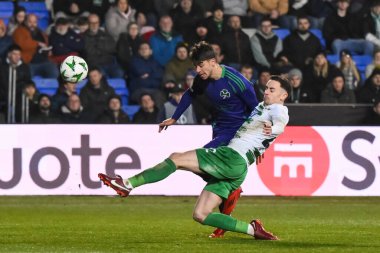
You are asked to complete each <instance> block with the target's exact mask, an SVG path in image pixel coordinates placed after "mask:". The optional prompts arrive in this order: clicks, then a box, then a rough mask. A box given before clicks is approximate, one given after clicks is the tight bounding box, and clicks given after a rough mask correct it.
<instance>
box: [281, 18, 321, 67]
mask: <svg viewBox="0 0 380 253" xmlns="http://www.w3.org/2000/svg"><path fill="white" fill-rule="evenodd" d="M309 28H310V22H309V19H308V18H307V17H305V16H300V17H298V18H297V29H296V30H295V31H293V32H292V33H291V34H289V35H288V36H286V37H285V39H284V41H283V44H282V45H283V51H282V52H281V53H280V55H279V57H280V64H279V66H278V67H284V66H293V67H296V68H299V69H301V70H303V69H304V68H305V67H306V66H308V65H310V64H311V63H312V62H313V57H314V56H315V55H316V54H317V53H318V52H320V51H321V50H322V45H321V42H320V41H319V39H318V38H317V37H316V36H315V35H314V34H313V33H311V32H310V30H309Z"/></svg>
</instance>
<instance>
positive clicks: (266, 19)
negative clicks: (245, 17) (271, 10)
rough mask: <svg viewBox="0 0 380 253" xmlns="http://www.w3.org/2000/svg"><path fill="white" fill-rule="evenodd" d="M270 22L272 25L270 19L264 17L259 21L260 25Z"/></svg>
mask: <svg viewBox="0 0 380 253" xmlns="http://www.w3.org/2000/svg"><path fill="white" fill-rule="evenodd" d="M267 21H268V22H270V23H271V24H272V19H270V18H269V17H267V16H264V17H263V18H262V19H261V20H260V25H261V24H262V23H264V22H267Z"/></svg>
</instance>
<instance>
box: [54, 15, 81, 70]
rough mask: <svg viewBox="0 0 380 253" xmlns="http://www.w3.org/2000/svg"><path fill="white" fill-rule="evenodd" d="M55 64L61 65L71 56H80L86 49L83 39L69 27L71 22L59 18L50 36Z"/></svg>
mask: <svg viewBox="0 0 380 253" xmlns="http://www.w3.org/2000/svg"><path fill="white" fill-rule="evenodd" d="M49 42H50V45H51V46H52V47H53V51H52V52H53V59H54V62H55V63H57V64H60V63H61V62H63V60H64V59H65V58H66V57H67V56H69V55H79V53H80V52H81V51H82V50H83V48H84V41H83V38H82V37H81V36H80V35H79V34H77V33H76V32H74V31H73V30H72V29H71V28H70V27H69V21H68V20H67V19H65V18H58V19H57V20H56V21H55V26H54V28H53V29H52V31H51V33H50V36H49Z"/></svg>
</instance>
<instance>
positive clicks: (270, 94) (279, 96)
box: [264, 80, 288, 105]
mask: <svg viewBox="0 0 380 253" xmlns="http://www.w3.org/2000/svg"><path fill="white" fill-rule="evenodd" d="M287 97H288V94H287V93H286V91H285V90H284V89H283V88H281V85H280V83H279V82H278V81H274V80H269V81H268V83H267V84H266V88H265V91H264V103H265V104H266V105H272V104H283V103H284V101H285V99H286V98H287Z"/></svg>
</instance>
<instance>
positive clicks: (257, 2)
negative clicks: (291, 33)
mask: <svg viewBox="0 0 380 253" xmlns="http://www.w3.org/2000/svg"><path fill="white" fill-rule="evenodd" d="M248 3H249V10H250V12H252V13H253V17H252V18H253V26H254V27H255V28H257V27H259V26H260V21H261V20H262V19H263V18H264V17H269V18H270V19H271V20H272V22H273V24H274V25H276V26H279V27H284V28H288V27H290V24H289V23H287V22H288V21H289V20H288V19H286V18H284V16H285V15H286V14H287V13H288V9H289V6H288V4H289V3H288V0H267V1H261V0H248Z"/></svg>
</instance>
